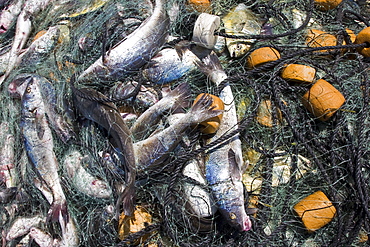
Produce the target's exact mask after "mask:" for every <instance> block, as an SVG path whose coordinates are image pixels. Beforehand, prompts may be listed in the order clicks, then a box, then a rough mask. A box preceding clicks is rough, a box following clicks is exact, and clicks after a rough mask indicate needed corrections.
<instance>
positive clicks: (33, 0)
mask: <svg viewBox="0 0 370 247" xmlns="http://www.w3.org/2000/svg"><path fill="white" fill-rule="evenodd" d="M50 2H51V0H29V1H25V3H24V5H23V6H22V11H21V13H20V14H19V16H18V18H17V25H16V30H15V36H14V40H13V44H12V49H11V50H10V55H9V61H8V66H7V69H6V72H5V74H4V75H3V76H1V77H0V85H1V84H2V83H3V82H4V80H5V79H6V78H7V77H8V75H9V74H10V71H12V70H13V68H14V66H15V65H16V61H17V57H18V56H19V53H20V51H21V50H22V49H23V47H24V45H25V44H26V41H27V39H28V37H29V35H30V33H31V30H32V21H31V19H32V17H33V16H35V15H37V14H38V13H39V12H40V11H41V10H43V9H45V8H46V6H47V5H48V4H49V3H50Z"/></svg>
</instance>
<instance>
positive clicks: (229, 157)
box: [199, 53, 252, 231]
mask: <svg viewBox="0 0 370 247" xmlns="http://www.w3.org/2000/svg"><path fill="white" fill-rule="evenodd" d="M199 69H200V70H201V71H202V72H204V73H205V74H206V75H207V76H208V77H209V78H210V80H212V81H213V82H214V83H215V85H216V86H218V85H220V83H221V82H222V81H223V80H225V79H226V78H227V75H226V74H225V72H224V71H223V69H222V66H221V64H220V61H219V60H218V57H217V55H216V54H215V53H211V54H210V55H209V56H208V57H206V58H204V59H203V60H202V64H200V65H199ZM219 98H220V99H221V100H222V101H223V102H224V104H225V111H224V113H223V117H222V120H221V122H220V127H219V130H218V131H217V132H216V134H215V135H214V136H213V137H212V138H210V139H209V140H208V141H207V143H211V142H213V141H215V140H217V139H218V138H220V137H222V136H224V135H225V134H226V133H228V132H230V131H232V130H235V129H237V128H238V119H237V114H236V107H235V103H234V102H235V100H234V96H233V93H232V90H231V87H230V85H227V86H225V87H224V88H223V89H222V91H221V93H220V95H219ZM243 163H244V162H243V156H242V148H241V141H240V139H239V135H235V136H234V137H233V138H231V139H230V140H229V141H228V143H227V144H226V145H223V146H221V147H219V148H217V149H216V150H214V151H212V152H211V153H209V154H208V157H207V160H206V179H207V181H208V183H209V185H210V188H211V189H212V191H213V195H214V197H215V199H216V202H217V206H218V208H219V211H220V212H221V214H222V215H223V217H224V218H225V219H226V220H227V221H228V222H229V223H230V225H232V226H235V227H236V228H237V229H239V230H240V231H248V230H250V229H251V227H252V223H251V221H250V219H249V216H248V215H247V214H246V211H245V207H244V188H243V183H242V166H243V165H244V164H243Z"/></svg>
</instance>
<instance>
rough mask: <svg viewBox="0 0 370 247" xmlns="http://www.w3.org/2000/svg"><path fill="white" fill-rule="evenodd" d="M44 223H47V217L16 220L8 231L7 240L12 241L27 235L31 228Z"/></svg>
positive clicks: (37, 216)
mask: <svg viewBox="0 0 370 247" xmlns="http://www.w3.org/2000/svg"><path fill="white" fill-rule="evenodd" d="M43 221H45V217H42V216H41V215H35V216H33V217H28V218H26V217H25V218H18V219H16V220H15V221H14V222H13V224H12V225H11V227H10V228H9V229H8V231H7V234H6V240H7V241H11V240H13V239H16V238H18V237H21V236H23V235H26V234H27V233H28V232H29V231H30V229H31V227H33V226H37V225H38V224H40V223H41V222H43Z"/></svg>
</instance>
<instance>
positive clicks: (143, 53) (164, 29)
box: [78, 0, 170, 81]
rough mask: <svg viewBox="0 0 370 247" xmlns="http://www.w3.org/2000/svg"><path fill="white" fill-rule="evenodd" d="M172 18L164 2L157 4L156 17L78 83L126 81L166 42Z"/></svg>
mask: <svg viewBox="0 0 370 247" xmlns="http://www.w3.org/2000/svg"><path fill="white" fill-rule="evenodd" d="M169 23H170V21H169V18H168V15H167V11H166V9H165V1H164V0H156V1H155V8H154V11H153V14H152V15H151V16H150V17H149V18H148V19H146V20H145V21H144V22H143V23H142V24H141V25H140V26H139V27H138V28H137V29H136V30H135V31H134V32H133V33H131V34H130V35H129V36H128V37H126V38H125V39H124V40H122V41H121V42H120V43H118V44H117V45H116V46H115V47H113V48H112V49H111V50H109V51H107V52H106V54H105V55H104V56H103V57H100V58H99V59H98V60H96V61H95V62H94V63H93V64H92V65H91V66H90V67H88V68H87V69H86V70H85V71H84V72H83V73H82V74H81V75H80V76H79V77H78V80H79V81H86V80H94V79H95V80H96V79H101V80H105V81H111V80H119V79H123V78H124V76H125V75H127V74H128V73H132V72H135V71H137V70H138V69H139V68H141V67H142V66H143V65H144V64H146V63H147V62H148V61H149V60H150V58H151V57H152V56H153V55H154V54H155V53H156V52H157V51H158V50H159V49H160V47H162V45H163V44H164V43H165V42H166V38H167V36H168V29H169Z"/></svg>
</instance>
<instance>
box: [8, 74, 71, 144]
mask: <svg viewBox="0 0 370 247" xmlns="http://www.w3.org/2000/svg"><path fill="white" fill-rule="evenodd" d="M31 81H32V84H33V85H34V87H37V88H38V89H37V90H39V91H40V93H41V98H42V102H43V106H44V107H45V113H46V115H47V117H48V120H49V122H50V125H51V127H52V128H53V129H54V130H55V132H56V133H57V135H58V136H59V137H60V139H61V140H62V141H63V142H64V143H66V142H68V141H69V140H70V139H71V138H72V137H73V136H74V132H73V127H72V126H71V124H69V122H68V121H66V119H65V118H64V114H61V113H59V112H60V111H59V110H58V109H57V102H56V101H57V96H56V91H55V89H54V87H53V86H52V83H51V82H50V81H49V80H47V79H46V78H45V77H42V76H39V75H36V74H20V75H18V76H16V77H15V78H14V79H13V81H12V82H11V83H10V84H9V86H8V92H9V94H10V95H11V96H12V97H14V98H22V96H23V94H24V93H25V89H26V87H27V85H28V83H30V82H31Z"/></svg>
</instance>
